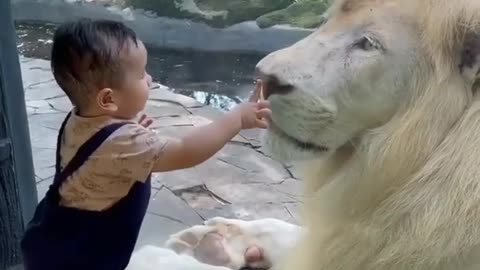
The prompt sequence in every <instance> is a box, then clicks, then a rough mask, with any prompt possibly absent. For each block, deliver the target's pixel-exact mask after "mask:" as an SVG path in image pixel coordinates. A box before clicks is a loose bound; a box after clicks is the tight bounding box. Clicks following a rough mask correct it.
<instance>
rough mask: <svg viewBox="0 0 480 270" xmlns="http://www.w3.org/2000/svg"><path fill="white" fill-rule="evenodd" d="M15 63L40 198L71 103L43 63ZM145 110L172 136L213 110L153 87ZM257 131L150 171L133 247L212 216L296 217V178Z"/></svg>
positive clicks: (156, 126)
mask: <svg viewBox="0 0 480 270" xmlns="http://www.w3.org/2000/svg"><path fill="white" fill-rule="evenodd" d="M20 61H21V68H22V77H23V84H24V88H25V100H26V105H27V111H28V120H29V127H30V136H31V142H32V151H33V158H34V166H35V178H36V181H37V189H38V197H39V199H40V198H42V197H43V196H44V194H45V192H46V190H47V188H48V186H49V185H50V184H51V183H52V177H53V174H54V165H55V145H56V137H57V131H58V129H59V127H60V124H61V122H62V120H63V119H64V117H65V115H66V113H67V112H68V111H69V110H70V109H71V104H70V102H69V101H68V99H67V98H66V96H65V95H64V94H63V92H62V91H61V89H60V88H59V87H58V85H57V84H56V83H55V81H54V79H53V75H52V74H51V70H50V63H49V62H48V61H45V60H40V59H28V58H23V57H21V58H20ZM146 113H147V114H148V115H149V116H150V117H153V118H155V119H156V121H155V123H154V124H153V126H152V128H154V129H157V130H158V131H159V132H160V133H162V134H166V135H171V136H176V137H178V136H181V135H182V134H183V133H184V132H186V131H188V130H190V129H192V128H193V127H196V126H201V125H204V124H206V123H209V122H210V121H211V119H214V118H215V117H218V116H219V115H221V112H219V111H217V110H215V109H213V108H211V107H207V106H203V104H201V103H199V102H197V101H196V100H194V99H192V98H190V97H186V96H183V95H178V94H175V93H173V92H171V91H169V90H168V88H166V87H165V86H161V85H156V86H155V87H153V89H152V91H151V95H150V100H149V101H148V106H147V108H146ZM259 133H260V132H259V131H258V130H248V131H242V132H241V133H240V134H239V135H238V136H236V137H235V138H234V139H233V140H232V141H231V142H230V143H229V144H228V145H226V146H225V147H224V148H223V149H222V150H221V151H220V152H219V153H218V154H217V155H216V156H215V157H213V158H211V159H210V160H208V161H206V162H205V163H203V164H201V165H199V166H196V167H194V168H191V169H186V170H181V171H175V172H168V173H161V174H154V175H153V178H152V181H153V187H152V189H153V190H152V191H153V192H152V197H151V203H150V207H149V209H148V214H147V216H146V218H145V221H144V224H143V227H142V231H141V234H140V239H139V242H138V246H141V245H144V244H147V243H148V244H156V245H161V244H162V243H163V242H164V241H165V239H166V237H168V235H169V234H171V233H174V232H177V231H179V230H182V229H184V228H187V227H189V226H191V225H194V224H199V223H201V222H202V221H203V220H205V219H207V218H210V217H213V216H224V217H232V218H233V217H235V218H242V219H254V218H264V217H274V218H279V219H282V220H286V221H290V222H296V218H297V216H296V215H297V213H298V207H299V205H300V204H301V203H300V200H299V191H300V180H299V176H298V175H296V172H295V170H291V169H290V168H288V167H286V166H284V165H282V164H280V163H278V162H276V161H274V160H272V159H271V158H269V157H267V156H265V155H264V154H263V153H262V152H261V149H260V141H259V136H260V134H259Z"/></svg>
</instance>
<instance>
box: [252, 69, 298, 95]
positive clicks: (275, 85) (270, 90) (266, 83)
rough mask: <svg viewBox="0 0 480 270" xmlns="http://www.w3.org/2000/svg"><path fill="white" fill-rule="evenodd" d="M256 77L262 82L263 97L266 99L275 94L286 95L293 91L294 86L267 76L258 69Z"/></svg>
mask: <svg viewBox="0 0 480 270" xmlns="http://www.w3.org/2000/svg"><path fill="white" fill-rule="evenodd" d="M255 76H256V77H257V79H260V80H262V86H263V97H264V98H265V99H268V97H269V96H271V95H274V94H278V95H285V94H288V93H289V92H291V91H292V90H293V86H292V85H290V84H284V83H281V81H280V80H279V79H278V77H277V76H275V75H272V74H267V73H265V72H263V71H262V70H261V69H260V68H258V67H257V68H256V70H255Z"/></svg>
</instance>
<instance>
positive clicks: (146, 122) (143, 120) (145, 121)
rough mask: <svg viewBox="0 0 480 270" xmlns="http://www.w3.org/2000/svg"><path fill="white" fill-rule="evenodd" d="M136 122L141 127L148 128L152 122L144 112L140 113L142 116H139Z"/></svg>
mask: <svg viewBox="0 0 480 270" xmlns="http://www.w3.org/2000/svg"><path fill="white" fill-rule="evenodd" d="M138 123H139V124H140V125H142V126H143V127H145V128H148V127H149V126H150V125H151V124H152V123H153V119H152V118H150V117H147V115H146V114H142V116H140V119H138Z"/></svg>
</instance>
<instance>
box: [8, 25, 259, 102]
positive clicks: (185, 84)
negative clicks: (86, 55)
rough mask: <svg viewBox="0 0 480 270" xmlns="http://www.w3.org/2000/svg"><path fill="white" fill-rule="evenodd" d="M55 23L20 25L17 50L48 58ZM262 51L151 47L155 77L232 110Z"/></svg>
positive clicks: (243, 94) (248, 88)
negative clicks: (235, 51)
mask: <svg viewBox="0 0 480 270" xmlns="http://www.w3.org/2000/svg"><path fill="white" fill-rule="evenodd" d="M54 30H55V25H53V24H47V23H45V24H38V23H22V24H18V25H17V34H18V38H19V39H18V50H19V52H20V54H22V55H24V56H26V57H34V58H42V59H49V57H50V48H51V43H52V37H53V33H54ZM262 57H263V55H261V54H235V53H225V52H215V53H214V52H200V51H192V50H183V51H179V50H168V49H158V48H150V49H149V63H148V70H149V72H150V74H151V75H152V77H153V79H154V80H155V81H157V82H159V83H161V84H164V85H167V86H169V87H171V88H172V90H173V91H175V92H177V93H181V94H184V95H187V96H190V97H192V98H194V99H196V100H198V101H199V102H202V103H203V104H206V105H210V106H212V107H215V108H218V109H221V110H229V109H231V108H232V107H233V106H234V105H235V104H237V103H239V102H241V101H242V100H244V99H245V98H247V97H248V95H249V93H250V92H251V91H252V89H253V72H254V68H255V65H256V63H257V62H258V61H259V60H260V59H261V58H262Z"/></svg>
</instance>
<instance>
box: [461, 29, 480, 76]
mask: <svg viewBox="0 0 480 270" xmlns="http://www.w3.org/2000/svg"><path fill="white" fill-rule="evenodd" d="M459 67H460V72H461V73H462V75H463V76H464V77H465V79H466V80H467V81H468V82H469V83H472V85H473V84H475V83H476V82H478V81H479V80H480V33H468V34H467V35H466V36H465V41H464V43H463V49H462V52H461V61H460V65H459Z"/></svg>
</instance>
